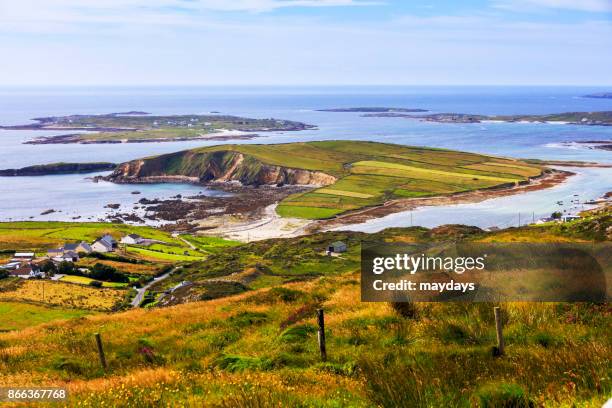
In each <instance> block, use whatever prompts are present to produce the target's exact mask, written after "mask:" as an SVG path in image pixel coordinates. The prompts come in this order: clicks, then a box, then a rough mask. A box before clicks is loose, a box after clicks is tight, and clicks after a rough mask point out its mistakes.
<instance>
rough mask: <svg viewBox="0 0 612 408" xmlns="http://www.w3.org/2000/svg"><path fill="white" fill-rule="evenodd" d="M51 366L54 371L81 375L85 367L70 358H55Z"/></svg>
mask: <svg viewBox="0 0 612 408" xmlns="http://www.w3.org/2000/svg"><path fill="white" fill-rule="evenodd" d="M51 366H52V367H53V368H54V369H56V370H59V371H66V372H67V373H70V374H79V375H82V374H84V373H85V371H86V367H85V365H84V364H83V363H82V362H80V361H78V360H76V359H75V358H71V357H63V356H61V357H57V358H56V359H55V360H53V363H52V364H51Z"/></svg>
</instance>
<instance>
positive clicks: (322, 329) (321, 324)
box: [317, 309, 327, 361]
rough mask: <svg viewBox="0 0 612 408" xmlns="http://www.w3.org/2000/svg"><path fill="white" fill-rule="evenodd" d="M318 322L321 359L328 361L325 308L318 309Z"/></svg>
mask: <svg viewBox="0 0 612 408" xmlns="http://www.w3.org/2000/svg"><path fill="white" fill-rule="evenodd" d="M317 322H318V323H319V332H318V338H319V351H320V352H321V360H323V361H327V350H326V349H325V314H324V312H323V309H317Z"/></svg>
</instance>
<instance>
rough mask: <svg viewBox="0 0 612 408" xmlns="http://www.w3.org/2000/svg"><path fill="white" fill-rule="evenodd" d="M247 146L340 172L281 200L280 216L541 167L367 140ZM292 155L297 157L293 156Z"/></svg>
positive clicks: (472, 185) (463, 185)
mask: <svg viewBox="0 0 612 408" xmlns="http://www.w3.org/2000/svg"><path fill="white" fill-rule="evenodd" d="M247 150H248V152H249V154H253V155H255V156H256V157H258V158H259V159H261V160H265V161H266V162H270V163H274V164H279V165H280V164H285V165H289V164H288V163H287V162H288V161H289V159H291V163H292V164H291V165H292V166H293V167H300V168H305V169H310V170H319V171H324V172H328V173H329V174H332V175H334V176H336V177H338V181H336V182H335V183H334V184H333V185H331V186H325V187H323V188H319V189H316V190H313V191H310V192H306V193H302V194H297V195H294V196H290V197H288V198H286V199H285V200H283V201H282V202H281V204H280V205H279V206H278V208H277V211H278V213H279V214H280V215H281V216H283V217H298V218H310V219H319V218H329V217H333V216H335V215H337V214H341V213H343V212H346V211H349V210H356V209H359V208H362V207H367V206H372V205H379V204H382V203H384V202H385V201H387V200H389V199H393V198H413V197H426V196H433V195H443V194H452V193H458V192H464V191H470V190H475V189H482V188H491V187H496V186H500V185H514V184H516V183H518V182H520V181H524V180H526V179H527V178H528V177H534V176H537V175H540V174H541V172H542V168H541V167H539V166H534V165H528V164H527V163H525V162H521V161H514V160H508V159H501V158H492V157H488V156H482V155H477V154H472V153H461V152H453V151H449V150H441V149H427V148H418V147H406V146H398V145H388V144H381V143H370V142H340V141H337V142H314V143H307V144H302V143H294V144H290V145H274V146H272V147H267V149H263V148H262V147H261V146H249V147H248V148H247ZM270 150H271V151H270ZM279 152H280V153H282V154H281V155H279ZM291 155H294V156H299V157H298V158H296V160H295V161H293V158H294V157H293V156H291ZM312 158H316V159H317V160H315V162H313V161H312V160H311V159H312Z"/></svg>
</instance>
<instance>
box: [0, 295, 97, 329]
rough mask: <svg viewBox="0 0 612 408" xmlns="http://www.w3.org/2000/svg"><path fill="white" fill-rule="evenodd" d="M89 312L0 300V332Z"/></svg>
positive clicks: (83, 314)
mask: <svg viewBox="0 0 612 408" xmlns="http://www.w3.org/2000/svg"><path fill="white" fill-rule="evenodd" d="M88 314H91V312H90V311H87V310H78V309H63V308H54V307H45V306H40V305H33V304H29V303H21V302H0V316H2V318H0V332H3V331H8V330H20V329H25V328H26V327H31V326H36V325H37V324H41V323H47V322H50V321H54V320H64V319H71V318H74V317H81V316H86V315H88Z"/></svg>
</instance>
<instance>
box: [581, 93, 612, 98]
mask: <svg viewBox="0 0 612 408" xmlns="http://www.w3.org/2000/svg"><path fill="white" fill-rule="evenodd" d="M582 97H583V98H596V99H612V92H599V93H594V94H589V95H583V96H582Z"/></svg>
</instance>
